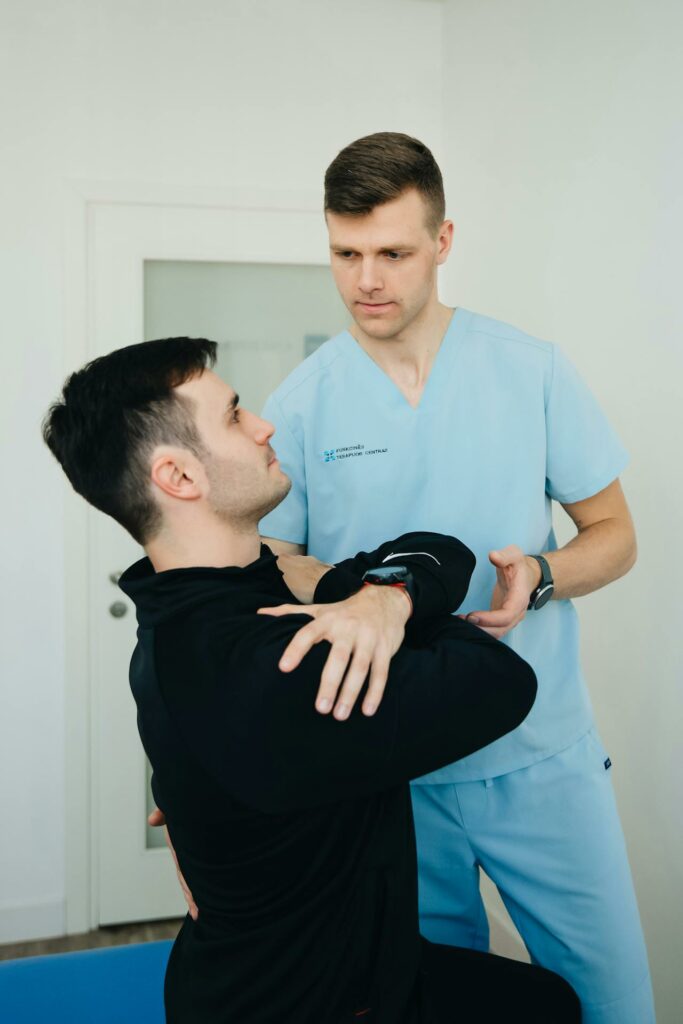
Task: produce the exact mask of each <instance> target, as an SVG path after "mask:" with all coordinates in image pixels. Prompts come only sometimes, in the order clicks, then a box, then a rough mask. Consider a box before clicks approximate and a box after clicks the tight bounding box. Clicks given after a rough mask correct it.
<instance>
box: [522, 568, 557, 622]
mask: <svg viewBox="0 0 683 1024" xmlns="http://www.w3.org/2000/svg"><path fill="white" fill-rule="evenodd" d="M531 557H532V558H535V559H536V561H537V562H538V564H539V565H540V567H541V582H540V583H539V584H538V586H537V587H536V589H535V590H532V591H531V595H530V597H529V604H528V605H527V611H529V610H530V609H532V608H533V609H534V610H535V611H538V609H539V608H542V607H543V605H544V604H547V603H548V601H549V600H550V598H551V597H552V596H553V591H554V589H555V584H554V582H553V574H552V573H551V571H550V566H549V565H548V563H547V562H546V560H545V558H544V557H543V555H531Z"/></svg>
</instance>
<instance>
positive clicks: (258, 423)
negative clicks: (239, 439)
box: [254, 416, 275, 444]
mask: <svg viewBox="0 0 683 1024" xmlns="http://www.w3.org/2000/svg"><path fill="white" fill-rule="evenodd" d="M254 420H255V423H254V440H255V441H256V443H257V444H268V442H269V441H270V439H271V437H272V436H273V434H274V433H275V427H274V426H273V424H272V423H270V422H269V421H268V420H262V419H261V417H260V416H254Z"/></svg>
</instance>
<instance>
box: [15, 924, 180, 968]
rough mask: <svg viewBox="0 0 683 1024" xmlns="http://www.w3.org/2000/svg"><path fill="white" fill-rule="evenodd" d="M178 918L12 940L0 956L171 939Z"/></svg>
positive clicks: (62, 951)
mask: <svg viewBox="0 0 683 1024" xmlns="http://www.w3.org/2000/svg"><path fill="white" fill-rule="evenodd" d="M181 924H182V919H180V920H176V919H173V920H170V921H143V922H140V923H138V924H117V925H110V926H109V927H107V928H98V929H97V930H96V931H94V932H84V933H83V934H82V935H63V936H61V937H60V938H58V939H41V940H39V941H37V942H12V943H9V944H7V945H4V946H0V960H16V959H17V958H19V957H22V956H43V955H44V954H45V953H71V952H72V951H73V950H76V949H98V948H99V947H101V946H125V945H128V944H129V943H131V942H154V941H155V940H157V939H174V938H175V937H176V935H177V934H178V931H179V929H180V925H181Z"/></svg>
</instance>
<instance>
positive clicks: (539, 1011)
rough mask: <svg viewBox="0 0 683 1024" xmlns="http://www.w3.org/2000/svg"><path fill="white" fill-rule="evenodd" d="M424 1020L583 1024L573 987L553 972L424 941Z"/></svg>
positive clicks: (435, 1023)
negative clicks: (581, 1023)
mask: <svg viewBox="0 0 683 1024" xmlns="http://www.w3.org/2000/svg"><path fill="white" fill-rule="evenodd" d="M420 986H421V991H420V1015H419V1020H420V1024H517V1022H519V1024H580V1021H581V1005H580V1003H579V999H578V997H577V995H576V993H575V992H574V989H573V988H572V987H571V985H570V984H569V983H568V982H566V981H565V980H564V979H563V978H561V977H560V976H559V975H558V974H554V973H553V972H552V971H546V970H545V969H544V968H543V967H535V966H533V965H531V964H522V963H518V962H517V961H516V960H508V959H506V958H505V957H501V956H494V955H493V954H491V953H480V952H477V951H476V950H472V949H460V948H459V947H458V948H456V947H454V946H438V945H435V944H434V943H432V942H427V940H426V939H423V958H422V970H421V977H420Z"/></svg>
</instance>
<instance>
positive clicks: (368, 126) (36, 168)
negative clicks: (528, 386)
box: [0, 0, 441, 941]
mask: <svg viewBox="0 0 683 1024" xmlns="http://www.w3.org/2000/svg"><path fill="white" fill-rule="evenodd" d="M440 18H441V6H440V5H439V4H436V3H430V2H421V3H417V2H415V0H398V2H396V0H393V2H392V0H373V3H372V4H368V3H365V2H363V0H322V2H320V0H286V2H281V0H201V2H200V3H196V2H191V0H60V2H59V3H57V4H55V3H51V2H50V0H32V2H31V3H29V4H27V3H24V2H23V0H3V2H2V5H1V6H0V20H1V23H0V40H1V41H0V46H1V47H2V52H0V96H2V113H1V115H0V116H1V118H2V122H1V124H0V147H1V148H0V168H1V173H2V185H1V188H0V223H1V224H2V231H1V233H0V260H1V261H2V262H1V264H0V280H1V281H2V285H3V297H2V322H3V338H2V351H3V375H2V384H3V400H2V436H3V441H4V444H3V454H2V466H3V476H4V479H3V495H4V500H3V503H2V530H1V533H0V536H1V537H2V538H3V557H2V587H1V588H0V594H1V599H2V609H1V614H0V628H1V629H2V680H1V693H2V698H1V699H2V704H1V713H0V758H1V759H2V760H1V763H0V835H1V836H2V839H1V841H0V941H3V940H4V941H9V940H13V939H21V938H24V937H32V936H38V935H46V934H54V933H59V932H61V931H62V929H63V920H64V917H63V900H64V891H65V889H64V856H63V847H64V824H63V820H64V773H63V761H64V707H63V705H64V667H63V657H64V637H63V628H64V603H63V602H64V597H63V555H62V544H63V511H62V501H63V495H64V484H63V481H62V478H61V471H59V470H58V468H57V466H56V464H55V465H53V463H52V460H51V457H50V456H49V454H48V452H47V450H44V448H43V445H42V442H41V440H40V437H39V423H40V421H41V419H42V416H43V414H44V413H45V411H46V408H47V406H48V403H49V401H50V400H52V398H53V397H55V396H56V394H57V392H58V390H59V387H60V385H61V382H62V380H63V378H64V376H65V374H66V372H67V371H68V370H71V369H74V367H71V366H68V365H66V360H65V357H64V348H65V343H66V339H65V337H64V326H63V315H64V303H63V275H64V258H65V257H64V252H65V249H64V236H65V218H66V217H67V216H70V215H71V214H70V212H69V211H70V209H71V208H70V207H69V206H68V204H67V202H66V199H65V197H66V195H67V193H68V191H69V189H68V185H69V182H72V181H74V180H105V181H113V182H143V183H148V184H152V185H154V184H158V185H160V186H161V185H167V184H170V185H179V186H193V187H195V186H198V185H199V186H206V187H207V188H208V187H217V188H221V189H225V188H226V187H228V188H229V187H233V186H234V187H235V188H250V189H254V188H260V187H263V188H266V189H272V188H274V187H275V188H279V189H291V190H292V191H294V192H296V193H300V192H302V191H309V192H310V191H311V190H313V191H320V193H321V195H322V191H321V189H322V175H323V171H324V168H325V167H326V166H327V164H328V163H329V162H330V160H331V159H332V158H333V156H334V155H335V154H336V153H337V151H338V150H339V149H340V148H341V147H342V146H343V145H345V144H346V143H347V142H350V141H351V140H352V139H354V138H356V137H358V136H359V135H362V134H365V133H367V132H372V131H378V130H381V129H386V128H394V129H403V130H405V131H408V132H413V133H415V134H417V135H419V136H422V137H424V138H426V139H429V140H430V141H431V142H432V143H434V144H435V145H437V146H438V143H439V141H440V125H441V122H440V100H441V96H440V83H441V67H440V50H439V46H438V40H439V39H440ZM131 340H134V339H127V338H122V339H121V342H122V344H123V343H126V342H128V341H131Z"/></svg>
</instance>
